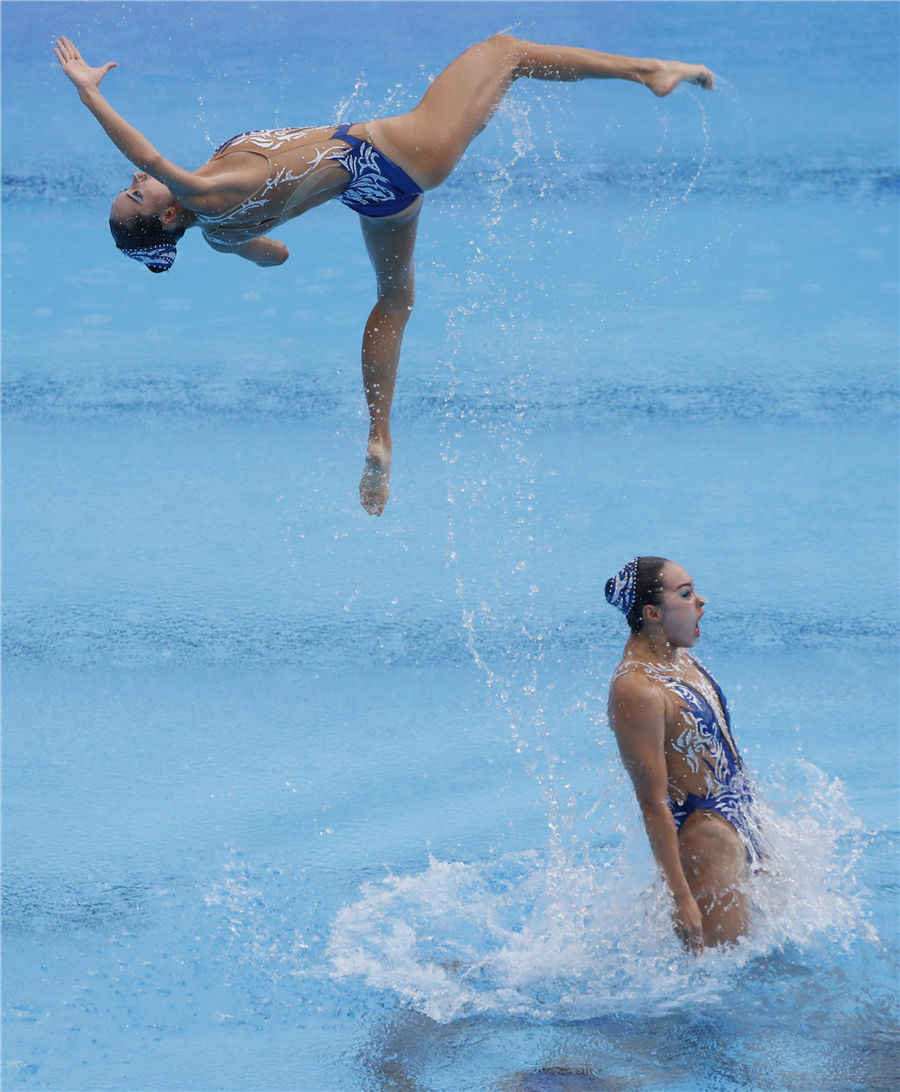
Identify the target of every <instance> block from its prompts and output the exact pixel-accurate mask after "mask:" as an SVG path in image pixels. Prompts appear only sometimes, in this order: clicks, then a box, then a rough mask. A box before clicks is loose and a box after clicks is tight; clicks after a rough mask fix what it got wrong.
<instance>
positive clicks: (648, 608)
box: [641, 603, 662, 622]
mask: <svg viewBox="0 0 900 1092" xmlns="http://www.w3.org/2000/svg"><path fill="white" fill-rule="evenodd" d="M641 614H642V615H643V616H644V621H645V622H661V621H662V611H661V610H660V609H659V607H657V606H654V605H653V604H652V603H646V604H645V605H644V609H643V610H642V611H641Z"/></svg>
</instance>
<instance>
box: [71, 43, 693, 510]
mask: <svg viewBox="0 0 900 1092" xmlns="http://www.w3.org/2000/svg"><path fill="white" fill-rule="evenodd" d="M55 53H56V56H57V58H58V60H59V63H60V65H61V66H62V69H63V71H64V72H65V74H66V75H67V76H68V77H69V79H70V80H71V81H72V83H74V84H75V86H76V88H77V89H78V94H79V97H80V98H81V101H82V102H83V103H84V105H85V106H86V107H87V108H88V110H90V111H91V113H92V114H93V115H94V117H96V119H97V120H98V121H99V122H100V124H101V125H102V127H103V129H104V130H105V131H106V134H107V136H109V138H110V140H112V142H113V144H115V146H116V147H117V148H118V149H119V151H120V152H122V154H123V155H124V156H125V158H126V159H128V160H130V161H131V162H132V163H133V164H134V166H135V167H136V168H137V172H136V173H135V174H134V175H133V177H132V179H131V184H130V185H129V186H128V187H127V188H126V189H124V190H122V192H121V193H120V194H119V195H118V196H117V197H116V199H115V201H114V202H113V205H112V210H111V212H110V220H109V223H110V229H111V231H112V234H113V238H114V239H115V242H116V246H117V247H118V248H119V249H120V250H121V251H122V252H123V253H124V254H125V255H126V256H127V257H129V258H133V259H135V260H136V261H138V262H141V263H142V264H143V265H145V266H146V267H147V268H148V269H150V270H151V271H152V272H154V273H162V272H165V271H166V270H167V269H169V268H170V267H171V265H172V262H173V261H174V260H175V247H176V243H177V242H178V240H179V239H180V238H181V236H182V235H183V234H184V232H185V231H186V230H187V229H188V228H191V227H199V228H200V231H201V233H202V234H203V237H204V238H205V239H206V241H207V242H208V243H209V245H210V246H211V247H212V248H213V249H214V250H218V251H220V252H222V253H224V254H237V255H238V256H239V257H241V258H246V259H248V260H249V261H251V262H255V263H256V264H257V265H260V266H271V265H281V264H282V263H283V262H286V261H287V259H288V249H287V247H286V246H285V245H284V243H282V242H278V241H277V240H275V239H272V238H270V237H269V234H268V233H269V232H270V231H272V230H274V229H276V228H278V227H280V226H281V225H282V224H284V223H285V222H286V221H288V220H292V219H293V218H294V217H295V216H301V215H302V214H303V213H304V212H308V211H309V210H310V209H312V208H315V207H316V205H321V204H322V203H323V202H325V201H329V200H331V199H332V198H337V199H338V200H340V201H342V202H343V203H344V204H345V205H347V206H349V207H350V208H351V209H353V210H355V211H356V212H358V213H359V216H360V224H361V226H362V233H363V238H364V241H365V244H366V248H367V250H368V253H369V258H370V260H371V262H372V266H373V267H374V270H375V280H376V293H377V298H376V303H375V306H374V308H373V309H372V312H371V314H370V315H369V318H368V321H367V323H366V326H365V332H364V334H363V345H362V371H363V385H364V388H365V396H366V402H367V405H368V411H369V437H368V448H367V452H366V463H365V469H364V471H363V475H362V480H361V482H360V486H359V493H360V500H361V502H362V505H363V507H364V508H365V509H366V511H367V512H369V513H371V514H372V515H376V516H377V515H381V513H382V512H383V510H384V506H385V504H386V503H387V500H388V497H389V496H390V472H391V432H390V413H391V403H392V400H393V396H394V382H395V379H396V375H397V365H398V362H399V358H400V343H401V340H402V338H403V331H404V328H405V327H406V323H407V321H408V320H409V316H410V312H411V311H412V306H413V294H414V276H413V271H414V266H413V250H414V247H415V241H416V226H417V223H418V219H419V212H420V211H421V208H422V201H423V193H424V191H426V190H430V189H434V187H435V186H439V185H440V184H441V183H442V182H443V181H444V180H445V179H446V178H447V177H448V175H449V174H450V173H451V171H452V170H453V168H454V167H455V166H456V164H457V163H458V162H459V160H460V158H461V157H462V155H463V153H464V152H465V150H466V148H467V147H468V146H469V143H470V142H471V141H472V139H473V138H474V137H475V136H477V135H478V133H480V132H481V130H482V129H483V128H484V127H485V125H486V124H487V123H488V121H489V120H490V118H491V115H492V114H493V113H494V111H495V110H496V108H497V106H498V105H499V104H500V102H501V100H502V99H503V96H504V95H505V94H506V92H507V90H508V89H509V87H510V86H511V85H512V84H513V83H514V82H515V80H517V79H520V78H522V77H529V78H532V79H539V80H553V81H558V82H568V81H574V80H583V79H621V80H632V81H634V82H635V83H641V84H644V86H645V87H648V88H649V89H650V90H651V91H652V92H653V93H654V94H655V95H657V96H659V97H662V96H665V95H668V94H669V93H670V92H672V91H674V89H675V88H676V87H677V86H678V85H679V84H680V83H683V82H687V83H693V84H698V85H699V86H700V87H705V88H711V87H712V86H713V75H712V73H711V72H710V71H709V69H708V68H704V67H703V66H702V65H697V64H684V63H682V62H680V61H659V60H649V59H639V58H635V57H621V56H617V55H615V54H610V53H598V52H595V51H594V50H591V49H578V48H571V47H568V46H548V45H535V44H533V43H531V42H525V41H521V40H520V39H518V38H513V37H510V36H509V35H507V34H498V35H495V36H494V37H492V38H488V39H487V41H484V42H481V43H480V44H478V45H474V46H472V47H471V48H470V49H467V50H466V51H465V52H464V53H463V54H461V55H460V56H459V57H457V58H456V60H455V61H453V62H452V64H450V65H449V66H448V67H447V68H445V69H444V71H443V72H441V73H440V75H438V76H437V77H436V78H435V80H434V81H433V82H432V83H431V86H430V87H429V88H428V90H427V91H426V93H425V96H424V98H423V99H422V101H421V102H420V103H419V104H418V105H417V106H416V107H415V108H414V109H412V110H410V111H409V113H406V114H400V115H398V116H396V117H386V118H377V119H373V120H371V121H362V122H356V123H354V124H351V125H340V126H335V125H325V126H316V127H313V128H305V129H293V128H291V129H263V130H259V131H254V132H248V133H243V134H241V135H240V136H236V137H233V138H232V139H231V140H229V141H227V143H225V144H223V145H222V146H221V147H220V148H219V149H218V150H217V151H216V152H215V153H214V154H213V156H212V158H211V159H209V160H208V161H207V162H206V163H204V164H203V165H202V166H201V167H198V168H197V169H196V170H193V171H189V170H185V169H184V168H183V167H179V166H178V165H177V164H175V163H173V162H171V160H168V159H166V158H165V157H164V156H163V155H161V154H160V153H159V152H158V151H157V150H156V148H154V146H153V145H152V144H151V143H150V141H149V140H147V138H146V137H144V136H143V135H142V134H141V133H140V132H138V130H137V129H135V127H134V126H133V125H130V124H129V123H128V122H127V121H125V120H124V118H122V117H120V115H119V114H118V113H116V111H115V110H114V109H113V108H112V106H110V104H109V103H108V102H107V101H106V100H105V99H104V97H103V96H102V95H101V93H100V84H101V83H102V81H103V79H104V77H105V76H106V74H107V73H108V72H109V70H110V69H111V68H115V67H116V65H115V62H112V61H111V62H108V63H107V64H104V65H101V66H100V67H99V68H92V67H91V66H90V65H88V64H87V63H86V62H85V61H84V60H83V59H82V56H81V54H80V53H79V51H78V49H77V48H76V47H75V46H74V45H73V43H72V42H71V41H69V39H68V38H60V39H59V40H58V41H57V43H56V47H55Z"/></svg>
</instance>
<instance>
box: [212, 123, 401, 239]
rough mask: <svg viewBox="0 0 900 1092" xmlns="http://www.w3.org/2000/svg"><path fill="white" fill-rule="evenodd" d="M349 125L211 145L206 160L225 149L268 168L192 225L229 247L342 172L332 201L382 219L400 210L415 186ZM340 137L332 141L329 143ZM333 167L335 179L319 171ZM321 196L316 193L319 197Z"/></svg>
mask: <svg viewBox="0 0 900 1092" xmlns="http://www.w3.org/2000/svg"><path fill="white" fill-rule="evenodd" d="M349 129H350V126H349V125H339V126H338V127H337V128H336V129H334V130H333V131H332V132H329V131H328V130H327V129H324V130H323V129H321V128H320V129H259V130H254V131H252V132H249V133H240V134H239V135H238V136H235V137H232V138H231V139H230V140H227V141H226V142H225V143H224V144H223V145H221V147H219V148H217V149H216V151H215V152H214V153H213V155H212V159H220V158H222V157H223V156H227V155H229V154H230V153H233V152H252V153H254V154H256V155H260V156H262V157H264V158H265V159H266V161H267V163H268V166H269V169H268V172H267V175H266V178H265V180H264V181H263V183H262V185H261V186H260V187H259V188H258V189H257V190H256V192H255V193H253V194H251V195H250V196H249V197H246V198H244V200H242V201H240V202H239V203H238V204H237V205H235V206H234V207H233V208H230V209H227V210H226V211H225V212H217V213H205V212H198V213H197V223H198V224H199V225H200V228H201V230H202V232H203V234H204V236H205V237H206V239H207V241H208V242H210V243H212V244H213V245H218V246H225V247H233V246H240V245H241V244H242V243H246V242H249V241H250V240H251V239H255V238H257V237H258V236H260V235H265V234H266V233H267V232H268V231H271V230H272V229H273V228H274V227H277V226H278V225H280V224H282V223H284V222H285V221H286V220H289V219H291V218H292V217H293V216H296V215H297V212H298V210H299V209H300V208H301V207H302V206H304V205H305V206H307V207H309V205H310V202H312V203H313V204H315V203H316V198H317V196H318V195H320V194H321V193H322V192H323V179H324V180H325V181H324V190H327V189H331V190H332V191H333V190H335V189H336V183H337V185H339V184H340V177H341V175H342V174H344V173H346V175H349V178H350V181H349V182H348V183H347V185H346V186H344V187H343V188H342V189H341V190H340V191H339V192H337V193H334V197H335V199H336V200H339V201H341V202H343V204H345V205H347V207H348V208H351V209H353V210H354V211H355V212H358V213H359V214H360V215H361V216H370V217H383V216H393V215H394V214H395V213H397V212H402V211H403V210H404V209H407V208H409V206H410V205H411V204H412V203H413V202H414V201H415V200H416V199H417V198H418V197H420V196H421V194H422V188H421V186H419V185H418V184H417V183H416V182H415V181H414V180H413V179H412V178H410V177H409V175H408V174H407V173H406V172H405V171H403V170H401V169H400V167H398V166H397V165H396V163H393V162H392V161H391V160H390V159H388V157H387V156H386V155H385V154H384V153H383V152H380V151H379V150H378V149H377V148H376V147H375V146H374V145H373V144H370V143H369V142H368V141H365V140H360V139H359V138H358V137H355V136H351V135H350V133H349V131H348V130H349ZM337 141H340V143H339V144H338V143H336V142H337ZM331 164H333V165H334V166H335V167H338V168H340V172H341V173H340V174H338V175H337V176H336V178H335V172H334V171H332V172H331V176H328V175H324V174H322V173H321V170H322V168H323V167H325V166H329V165H331ZM320 200H321V198H320Z"/></svg>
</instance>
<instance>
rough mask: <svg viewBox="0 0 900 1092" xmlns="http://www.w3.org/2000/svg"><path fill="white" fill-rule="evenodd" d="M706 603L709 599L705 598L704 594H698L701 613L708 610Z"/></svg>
mask: <svg viewBox="0 0 900 1092" xmlns="http://www.w3.org/2000/svg"><path fill="white" fill-rule="evenodd" d="M706 603H707V600H706V599H704V597H703V596H702V595H698V596H697V606H698V607H699V608H700V613H701V614H702V613H703V611H705V610H706Z"/></svg>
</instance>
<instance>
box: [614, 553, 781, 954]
mask: <svg viewBox="0 0 900 1092" xmlns="http://www.w3.org/2000/svg"><path fill="white" fill-rule="evenodd" d="M606 598H607V601H608V602H609V603H610V604H611V605H612V606H614V607H616V608H617V609H618V610H620V611H621V612H622V613H623V614H624V615H625V617H626V619H627V621H628V624H629V627H630V629H631V636H630V637H629V638H628V641H627V642H626V644H625V650H624V652H623V655H622V659H621V662H620V663H619V665H618V667H617V668H616V670H615V672H614V673H613V676H612V681H611V684H610V693H609V718H610V724H611V726H612V728H613V731H614V732H615V735H616V741H617V743H618V745H619V753H620V754H621V756H622V762H623V764H624V766H625V768H626V770H627V771H628V773H629V775H630V776H631V780H632V784H633V785H634V791H635V795H636V796H637V800H638V804H639V806H640V809H641V814H642V817H643V820H644V826H645V829H646V831H647V837H648V839H649V841H650V848H651V849H652V851H653V855H654V857H655V858H656V861H657V864H658V865H659V867H660V870H661V872H662V874H663V876H664V878H665V881H666V883H667V885H668V887H669V890H670V892H671V894H672V897H673V899H674V900H675V913H674V921H675V928H676V931H677V933H678V935H679V937H680V938H681V939H682V941H683V942H684V943H685V945H686V946H688V947H689V948H691V949H693V950H694V951H698V952H699V951H702V950H703V947H704V945H707V944H708V945H715V944H721V943H734V942H736V941H737V940H738V939H739V938H740V937H741V936H743V935H744V934H745V933H746V932H747V929H748V927H749V905H748V900H747V895H746V890H745V887H746V881H747V878H748V875H749V870H750V869H751V868H752V867H753V866H754V865H755V864H756V863H757V862H758V861H759V859H760V847H759V836H758V829H757V827H756V823H755V820H754V817H753V811H754V808H753V797H752V794H751V791H750V787H749V784H748V778H747V774H746V771H745V769H744V765H743V762H742V760H741V757H740V755H739V753H738V750H737V747H736V745H735V742H734V738H733V736H732V734H731V719H730V716H729V713H728V706H727V703H726V701H725V696H724V694H723V693H722V691H721V689H720V687H719V684H718V683H717V682H716V681H715V679H713V677H712V675H711V674H710V673H709V672H708V671H707V670H706V668H705V667H703V665H702V664H701V663H700V661H699V660H697V659H696V658H695V657H694V656H692V655H691V654H690V653H689V652H688V649H690V648H693V646H694V645H695V644H696V642H697V641H698V639H699V637H700V619H701V618H702V617H703V614H704V611H705V608H706V600H705V599H704V598H702V597H701V596H699V595H697V592H696V590H695V588H694V582H693V579H692V578H691V575H690V573H688V572H687V571H686V570H685V569H683V568H682V567H681V566H680V565H677V564H675V562H673V561H668V560H666V559H665V558H662V557H636V558H634V559H633V560H632V561H629V562H628V564H627V565H625V566H623V568H622V569H620V570H619V572H618V573H617V574H616V575H615V576H614V577H611V578H610V579H609V580H608V581H607V583H606Z"/></svg>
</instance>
